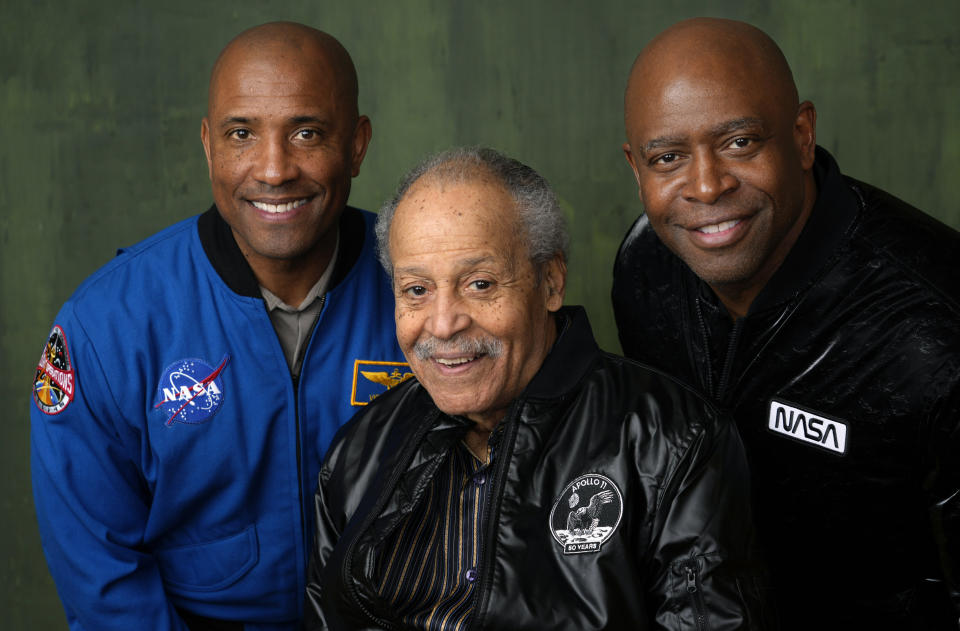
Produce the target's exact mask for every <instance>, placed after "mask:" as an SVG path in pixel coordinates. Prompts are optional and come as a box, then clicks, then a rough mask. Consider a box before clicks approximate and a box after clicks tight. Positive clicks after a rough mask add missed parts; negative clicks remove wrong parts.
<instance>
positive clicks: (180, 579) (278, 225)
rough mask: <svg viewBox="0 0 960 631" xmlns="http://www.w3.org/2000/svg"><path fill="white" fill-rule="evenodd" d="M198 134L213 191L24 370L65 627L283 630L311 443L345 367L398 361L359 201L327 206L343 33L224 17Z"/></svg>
mask: <svg viewBox="0 0 960 631" xmlns="http://www.w3.org/2000/svg"><path fill="white" fill-rule="evenodd" d="M201 138H202V140H203V146H204V149H205V151H206V156H207V161H208V164H209V167H210V180H211V182H212V186H213V198H214V201H215V206H214V207H212V208H211V209H210V210H208V211H207V212H206V213H204V214H202V215H200V216H199V217H193V218H191V219H187V220H185V221H183V222H180V223H178V224H176V225H174V226H172V227H170V228H168V229H166V230H164V231H163V232H161V233H159V234H157V235H155V236H153V237H151V238H149V239H147V240H146V241H144V242H142V243H140V244H138V245H135V246H133V247H131V248H128V249H127V250H125V251H124V252H123V253H122V254H120V255H119V256H118V257H117V258H116V259H114V260H113V261H112V262H111V263H109V264H108V265H106V266H105V267H104V268H103V269H101V270H100V271H99V272H97V273H96V274H94V275H93V276H92V277H91V278H90V279H88V280H87V281H86V282H85V283H84V284H83V285H81V287H80V288H79V289H78V290H77V291H76V293H75V294H74V295H73V297H71V298H70V300H69V301H68V302H67V303H66V305H65V306H64V307H63V309H62V310H61V312H60V314H59V315H58V316H57V318H56V321H55V326H54V328H53V332H52V333H51V334H50V337H49V340H48V342H47V344H46V347H45V349H44V352H43V356H42V357H41V359H40V363H39V365H38V367H37V370H36V373H35V374H36V378H35V385H34V405H33V406H32V415H33V423H32V450H33V484H34V498H35V502H36V507H37V516H38V518H39V522H40V532H41V535H42V540H43V546H44V551H45V552H46V555H47V559H48V562H49V565H50V571H51V573H52V574H53V577H54V580H55V581H56V584H57V588H58V589H59V592H60V596H61V598H62V599H63V603H64V607H65V609H66V613H67V619H68V621H69V623H70V626H71V628H73V629H87V630H91V629H96V630H98V631H100V630H104V629H124V630H128V631H129V630H131V629H138V630H139V629H150V630H151V631H154V630H167V629H177V630H185V629H188V628H189V629H194V630H196V629H218V630H229V629H247V630H251V629H261V630H267V629H270V630H277V629H295V628H299V619H300V618H301V615H302V606H303V597H302V593H303V589H304V584H305V573H306V565H307V558H308V552H309V550H308V546H309V535H308V533H310V532H312V531H313V526H312V515H313V511H312V508H311V507H310V503H311V502H310V498H311V491H312V489H313V486H314V481H315V480H316V476H317V473H318V470H319V465H318V461H319V460H320V459H321V458H322V456H323V454H324V452H325V451H326V448H327V446H328V444H329V442H330V440H331V439H332V438H333V435H334V434H335V433H336V431H337V429H338V428H339V426H340V425H341V424H342V423H343V422H345V421H346V420H347V419H348V418H349V417H350V416H351V415H352V413H353V412H354V411H355V410H356V409H357V407H356V404H363V403H366V402H368V401H369V399H370V397H371V396H372V395H376V394H377V393H378V392H380V391H383V390H384V389H385V387H384V386H383V385H379V384H377V383H374V382H373V381H369V380H367V379H364V378H363V377H362V375H358V374H357V373H358V372H361V373H368V374H371V375H373V377H374V378H376V377H377V374H376V373H378V372H379V373H382V374H383V375H386V376H387V377H390V376H392V375H393V373H394V371H397V372H398V373H399V374H400V375H401V376H402V375H403V374H404V373H406V371H405V370H403V368H402V366H404V365H405V364H402V363H401V362H402V359H403V358H402V354H401V353H400V349H399V347H398V346H397V344H396V339H395V337H394V334H393V326H392V319H391V315H392V312H393V308H394V304H393V296H392V294H391V292H390V287H389V281H388V279H387V277H386V275H385V274H384V273H383V271H382V270H381V269H380V266H379V265H378V264H377V260H376V255H375V249H374V247H375V245H374V238H373V219H374V216H373V215H372V214H370V213H364V212H360V211H358V210H356V209H353V208H348V207H346V202H347V196H348V194H349V192H350V183H351V178H352V176H355V175H357V173H358V170H359V168H360V164H361V162H362V161H363V156H364V153H365V152H366V149H367V143H368V142H369V140H370V122H369V120H368V119H367V118H366V117H365V116H359V115H358V112H357V80H356V74H355V71H354V68H353V64H352V62H351V61H350V57H349V55H348V54H347V52H346V51H345V50H344V49H343V47H342V46H341V45H340V44H339V43H338V42H337V41H336V40H335V39H333V38H332V37H331V36H329V35H327V34H325V33H321V32H320V31H317V30H314V29H312V28H308V27H306V26H303V25H299V24H289V23H277V24H267V25H263V26H260V27H257V28H254V29H251V30H249V31H246V32H244V33H242V34H241V35H239V36H238V37H237V38H236V39H234V40H233V41H232V42H230V44H229V45H228V46H227V47H226V48H225V49H224V51H223V52H222V53H221V55H220V57H219V58H218V60H217V62H216V65H215V66H214V69H213V74H212V76H211V79H210V96H209V104H208V110H207V116H206V118H204V119H203V123H202V126H201ZM361 369H364V370H361ZM396 380H397V381H398V380H399V379H396ZM379 381H380V382H381V383H390V379H389V378H386V379H382V378H381V379H379ZM364 384H365V385H364Z"/></svg>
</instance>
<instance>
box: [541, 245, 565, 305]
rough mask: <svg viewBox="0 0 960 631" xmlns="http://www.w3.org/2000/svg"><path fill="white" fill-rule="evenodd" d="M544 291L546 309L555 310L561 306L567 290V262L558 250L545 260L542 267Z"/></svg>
mask: <svg viewBox="0 0 960 631" xmlns="http://www.w3.org/2000/svg"><path fill="white" fill-rule="evenodd" d="M541 282H542V283H543V287H544V292H545V293H546V300H547V311H556V310H557V309H559V308H560V307H562V306H563V297H564V294H565V293H566V291H567V262H566V261H564V260H563V255H562V254H560V253H559V252H558V253H557V254H556V255H554V257H553V258H552V259H550V260H549V261H547V263H546V265H544V268H543V280H542V281H541Z"/></svg>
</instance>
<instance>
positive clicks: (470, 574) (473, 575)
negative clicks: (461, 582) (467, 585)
mask: <svg viewBox="0 0 960 631" xmlns="http://www.w3.org/2000/svg"><path fill="white" fill-rule="evenodd" d="M479 575H480V573H479V572H477V568H475V567H472V568H470V569H469V570H467V580H468V581H470V582H471V583H472V582H474V581H475V580H477V577H478V576H479Z"/></svg>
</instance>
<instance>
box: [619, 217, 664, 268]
mask: <svg viewBox="0 0 960 631" xmlns="http://www.w3.org/2000/svg"><path fill="white" fill-rule="evenodd" d="M674 260H675V257H674V256H673V255H672V253H671V252H670V251H669V250H668V249H667V247H666V246H665V245H663V242H662V241H660V238H659V237H658V236H657V233H656V232H654V231H653V228H652V227H651V225H650V220H649V218H648V217H647V215H646V214H643V215H640V216H639V217H638V218H637V220H636V221H634V222H633V225H632V226H630V229H629V230H628V231H627V233H626V235H625V236H624V237H623V241H622V242H621V243H620V248H619V249H618V250H617V258H616V271H624V270H626V269H630V268H634V267H643V266H647V265H654V266H668V265H670V264H672V263H673V262H674Z"/></svg>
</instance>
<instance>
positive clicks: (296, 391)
mask: <svg viewBox="0 0 960 631" xmlns="http://www.w3.org/2000/svg"><path fill="white" fill-rule="evenodd" d="M326 305H327V294H323V296H321V297H320V310H319V311H317V315H316V317H315V318H314V319H313V324H312V325H310V337H309V338H308V339H307V348H306V349H305V350H304V351H303V363H302V364H300V372H299V374H298V375H297V376H296V377H293V376H292V375H291V379H292V381H293V423H294V436H295V437H296V450H297V499H298V502H297V505H298V506H299V507H300V544H301V545H302V546H303V556H304V559H305V560H306V564H305V565H304V566H303V567H304V576H306V567H307V565H309V564H310V546H309V544H308V542H309V537H310V533H308V532H307V516H306V515H305V514H304V512H303V456H302V455H301V454H300V451H301V441H300V377H301V376H303V368H304V366H306V363H307V362H306V358H307V355H308V353H309V350H310V346H312V343H313V334H314V333H315V332H316V329H317V324H318V323H319V322H320V316H321V315H323V308H324V307H325V306H326Z"/></svg>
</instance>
